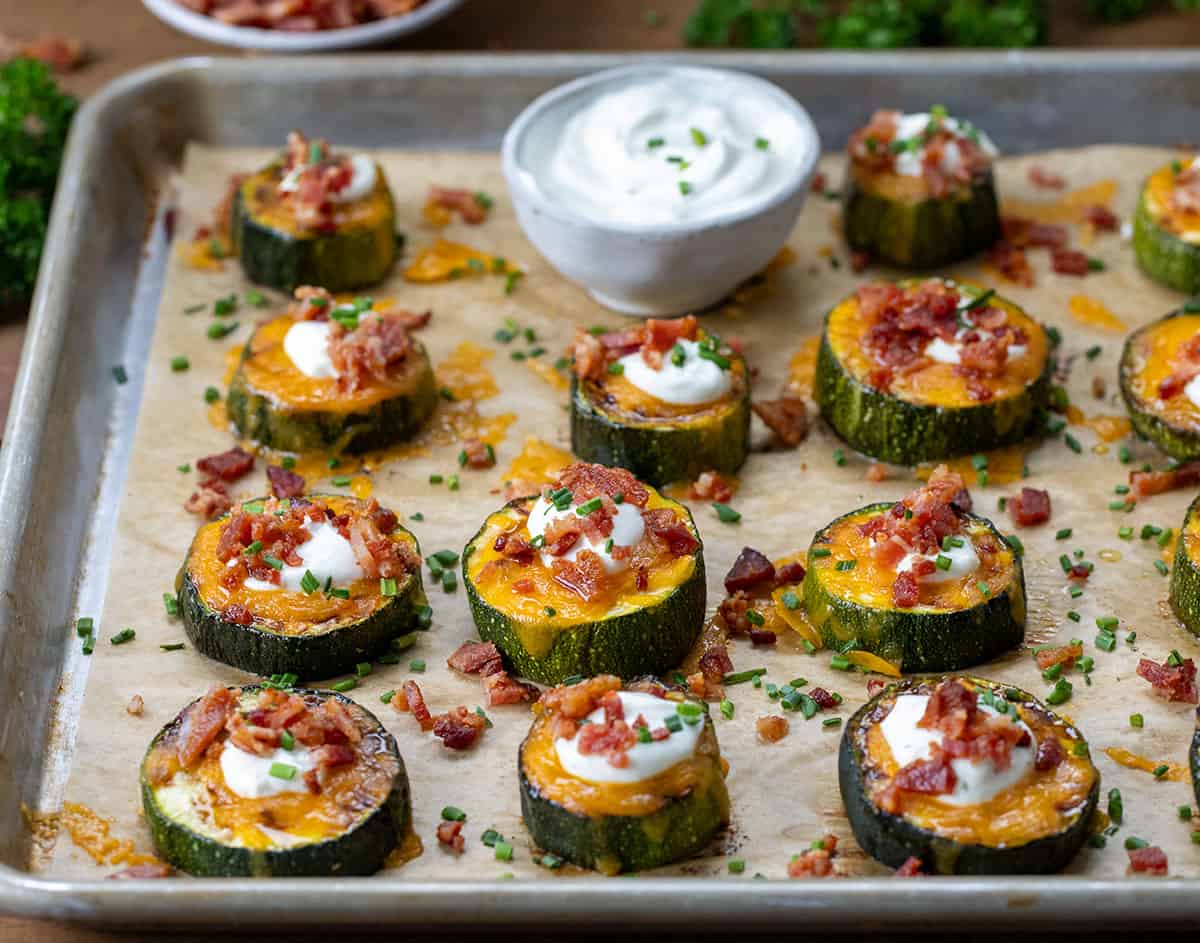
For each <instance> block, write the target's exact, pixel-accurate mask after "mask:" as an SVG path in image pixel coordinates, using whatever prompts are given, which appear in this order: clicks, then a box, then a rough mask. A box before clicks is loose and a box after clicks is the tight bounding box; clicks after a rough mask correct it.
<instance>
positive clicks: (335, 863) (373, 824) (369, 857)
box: [141, 685, 412, 877]
mask: <svg viewBox="0 0 1200 943" xmlns="http://www.w3.org/2000/svg"><path fill="white" fill-rule="evenodd" d="M258 688H259V685H247V686H246V687H244V688H243V690H244V691H254V690H257V689H258ZM296 693H297V694H300V695H308V694H319V695H320V696H321V697H322V698H336V699H337V700H339V701H342V702H343V703H345V704H348V705H352V704H354V702H353V701H351V700H350V699H349V698H346V697H343V696H342V695H340V694H338V693H336V692H334V691H311V690H297V691H296ZM357 706H358V708H359V709H360V710H362V711H363V713H365V714H366V716H367V717H368V718H369V719H370V720H371V721H373V722H374V723H375V725H376V726H377V727H378V729H379V734H380V736H382V737H383V739H384V742H385V744H386V747H387V750H388V752H389V753H391V754H392V755H393V756H394V757H395V759H396V762H397V763H398V764H399V773H398V775H397V776H396V780H395V782H394V784H393V786H392V790H391V792H390V793H389V794H388V796H387V799H386V801H384V803H383V804H382V805H380V806H378V807H377V808H376V809H375V810H374V811H373V812H371V813H370V814H369V815H368V816H367V817H366V818H364V819H363V820H362V821H360V822H359V823H358V824H357V825H355V826H354V827H353V828H352V829H351V830H350V831H349V832H346V833H345V834H344V835H341V836H339V837H338V838H332V839H329V840H328V841H323V842H317V843H313V844H307V845H301V846H299V847H297V848H288V849H279V850H270V851H268V850H258V849H250V848H238V847H234V846H231V845H224V844H222V843H221V842H219V841H216V840H215V839H212V838H209V837H207V836H205V835H201V834H198V833H197V832H193V831H192V830H191V829H189V828H188V827H187V826H186V825H184V824H182V823H181V822H178V821H176V820H175V819H172V818H170V817H169V816H168V815H167V814H166V813H165V812H164V811H163V810H162V808H161V807H160V806H159V804H158V801H157V799H156V797H155V795H154V789H153V787H152V786H151V785H150V783H149V782H148V781H147V779H146V775H145V771H144V769H143V772H142V775H141V792H142V810H143V812H144V813H145V817H146V824H147V825H149V827H150V836H151V838H152V839H153V841H154V848H155V850H156V851H157V852H158V854H159V855H160V856H161V857H162V858H164V859H165V860H166V861H168V862H169V863H170V864H171V865H172V866H174V867H175V868H177V869H179V870H180V871H184V872H186V873H187V874H191V875H194V876H196V877H331V876H343V875H346V876H351V875H368V874H374V873H375V872H376V871H378V870H379V869H380V868H382V867H383V865H384V862H385V861H386V860H387V857H388V855H390V854H391V853H392V851H393V850H395V848H396V847H397V845H399V844H400V842H401V841H402V840H403V839H404V837H405V836H406V835H407V834H408V832H409V831H410V829H411V828H412V800H411V795H410V792H409V784H408V775H407V773H406V772H405V769H404V760H403V758H402V757H401V756H400V751H399V749H398V748H397V746H396V739H395V737H393V736H392V735H391V734H390V733H388V732H387V730H386V729H385V728H384V726H383V725H382V724H380V723H379V721H378V719H376V717H375V715H374V714H372V713H371V712H370V711H368V710H367V709H366V708H364V707H362V705H357ZM185 710H186V708H185ZM181 717H182V712H180V716H178V717H176V718H175V720H173V721H172V722H171V723H170V724H168V725H167V726H166V727H164V728H163V729H162V730H160V731H159V732H158V734H157V736H155V738H154V739H153V740H152V741H151V743H150V747H149V749H147V751H146V756H147V757H148V756H149V755H150V751H151V750H153V749H154V747H155V746H156V745H157V744H158V743H159V741H161V740H162V738H163V737H165V736H166V735H167V734H168V733H169V732H170V731H171V730H172V729H173V728H175V727H177V726H178V725H179V724H180V723H181ZM143 762H144V761H143Z"/></svg>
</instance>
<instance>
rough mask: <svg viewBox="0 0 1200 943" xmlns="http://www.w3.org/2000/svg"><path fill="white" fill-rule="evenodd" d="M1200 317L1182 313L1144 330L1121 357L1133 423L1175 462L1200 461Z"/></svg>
mask: <svg viewBox="0 0 1200 943" xmlns="http://www.w3.org/2000/svg"><path fill="white" fill-rule="evenodd" d="M1197 377H1200V312H1189V311H1188V310H1187V309H1184V308H1181V309H1179V310H1178V311H1174V312H1172V313H1171V314H1169V315H1167V316H1166V317H1165V318H1162V319H1161V320H1158V321H1154V322H1152V323H1150V324H1147V325H1146V326H1145V327H1140V328H1138V329H1137V330H1136V331H1134V332H1133V333H1132V334H1130V335H1129V338H1128V339H1127V340H1126V341H1125V349H1124V351H1123V352H1122V354H1121V370H1120V380H1121V396H1122V397H1123V398H1124V400H1125V406H1126V408H1127V409H1128V410H1129V420H1130V422H1132V423H1133V428H1134V429H1135V430H1136V431H1137V433H1138V434H1139V435H1142V436H1145V437H1146V438H1147V439H1149V440H1150V441H1151V442H1153V443H1154V444H1155V445H1157V446H1158V447H1159V448H1160V449H1162V450H1163V451H1164V452H1166V453H1167V454H1168V455H1170V456H1171V457H1172V458H1175V459H1178V460H1180V461H1189V460H1191V459H1193V458H1200V380H1198V379H1197Z"/></svg>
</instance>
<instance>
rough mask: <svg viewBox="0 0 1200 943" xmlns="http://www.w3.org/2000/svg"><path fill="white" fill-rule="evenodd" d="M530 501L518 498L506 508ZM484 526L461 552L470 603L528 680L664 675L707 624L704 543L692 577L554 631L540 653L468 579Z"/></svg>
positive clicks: (484, 633)
mask: <svg viewBox="0 0 1200 943" xmlns="http://www.w3.org/2000/svg"><path fill="white" fill-rule="evenodd" d="M533 500H535V499H534V498H517V499H516V500H514V501H510V502H509V503H508V505H506V507H512V506H513V505H517V504H523V503H525V502H528V501H533ZM684 510H685V513H687V518H686V521H687V524H688V527H689V528H690V529H691V531H692V533H693V534H695V535H696V538H697V539H699V538H700V534H699V531H697V530H696V523H695V521H694V520H692V516H691V513H690V512H687V510H686V508H685V509H684ZM489 516H490V515H489ZM486 531H487V521H484V523H483V526H482V527H480V529H479V530H478V532H476V534H475V536H474V537H473V538H471V541H470V542H469V543H468V544H467V545H466V547H465V548H464V549H463V552H462V577H463V585H464V586H465V587H466V589H467V602H468V604H469V605H470V607H471V617H472V618H473V619H474V620H475V628H476V630H477V631H478V632H479V637H480V638H481V639H483V640H484V641H485V642H494V643H495V645H496V647H497V648H498V649H500V652H501V654H502V655H503V656H504V660H505V662H506V663H507V664H508V665H509V667H510V668H512V669H513V670H514V671H515V672H516V673H517V674H518V675H520V676H521V677H523V678H528V679H529V680H531V681H538V682H540V683H542V684H560V683H561V682H563V681H565V680H566V679H567V678H572V677H576V676H582V677H585V678H590V677H593V676H595V675H602V674H612V675H616V676H617V677H619V678H624V679H627V680H628V679H633V678H640V677H643V676H645V675H661V674H662V673H663V672H665V671H667V670H668V669H671V668H674V667H676V666H678V665H679V664H680V663H682V662H683V660H684V659H685V658H686V657H687V655H688V652H690V651H691V650H692V646H693V645H694V644H695V642H696V639H697V638H699V636H700V632H701V631H702V630H703V628H704V612H705V605H706V603H707V598H708V596H707V593H708V590H707V587H706V584H705V578H704V545H703V543H701V545H700V546H699V547H698V548H697V549H696V553H695V559H696V566H695V569H694V570H693V571H692V575H691V576H690V577H688V578H687V579H686V580H684V581H683V582H682V583H681V584H680V585H679V586H677V587H675V589H674V590H672V591H671V592H670V593H669V594H668V595H667V596H665V597H663V599H661V600H660V601H659V602H658V603H656V604H655V605H653V606H650V607H648V608H645V609H638V610H636V611H634V612H628V613H625V614H623V615H619V616H613V617H611V618H608V619H602V620H600V621H599V622H584V623H580V624H578V625H574V626H571V627H570V628H565V629H563V630H562V631H560V632H558V633H557V636H556V638H555V641H554V644H553V645H552V646H551V648H550V651H549V652H547V653H546V654H545V655H544V656H540V657H539V656H536V655H534V654H533V653H531V652H530V651H529V650H528V649H527V648H526V647H525V644H524V643H523V642H522V641H521V637H520V634H519V633H518V632H517V629H516V626H515V620H514V619H513V618H512V617H511V616H509V615H508V614H507V613H505V612H503V611H501V610H500V609H497V608H496V607H495V606H493V605H492V604H491V603H489V602H488V601H487V600H485V599H484V598H483V596H482V595H481V594H480V593H479V590H478V589H477V588H476V586H475V584H474V582H473V581H472V579H471V577H470V560H471V557H472V555H473V554H474V553H475V552H476V551H477V550H478V549H479V547H480V542H481V540H482V539H483V536H484V534H485V533H486Z"/></svg>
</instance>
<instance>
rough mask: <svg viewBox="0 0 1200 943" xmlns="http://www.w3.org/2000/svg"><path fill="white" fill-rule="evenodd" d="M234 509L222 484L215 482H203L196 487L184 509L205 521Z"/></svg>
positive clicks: (184, 504) (231, 500)
mask: <svg viewBox="0 0 1200 943" xmlns="http://www.w3.org/2000/svg"><path fill="white" fill-rule="evenodd" d="M231 507H233V499H232V498H230V497H229V491H228V490H227V489H226V487H225V486H224V485H223V484H221V482H219V481H216V480H215V479H214V480H211V481H203V482H201V483H200V484H199V485H197V486H196V490H195V491H193V492H192V496H191V497H190V498H188V499H187V500H186V501H185V502H184V503H183V508H184V510H185V511H187V512H188V513H189V514H196V515H199V516H200V517H202V518H204V519H205V520H212V519H213V518H214V517H219V516H220V515H222V514H224V513H225V512H226V511H228V510H229V509H230V508H231Z"/></svg>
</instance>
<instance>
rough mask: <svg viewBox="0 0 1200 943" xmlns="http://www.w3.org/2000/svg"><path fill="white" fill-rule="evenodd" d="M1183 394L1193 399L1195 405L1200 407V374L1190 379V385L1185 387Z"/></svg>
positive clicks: (1192, 402)
mask: <svg viewBox="0 0 1200 943" xmlns="http://www.w3.org/2000/svg"><path fill="white" fill-rule="evenodd" d="M1183 395H1184V396H1186V397H1187V398H1188V399H1189V400H1190V401H1191V404H1192V405H1193V406H1195V407H1196V408H1197V409H1200V376H1195V377H1192V379H1191V380H1189V381H1188V385H1187V386H1185V387H1184V388H1183Z"/></svg>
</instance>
